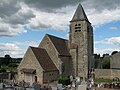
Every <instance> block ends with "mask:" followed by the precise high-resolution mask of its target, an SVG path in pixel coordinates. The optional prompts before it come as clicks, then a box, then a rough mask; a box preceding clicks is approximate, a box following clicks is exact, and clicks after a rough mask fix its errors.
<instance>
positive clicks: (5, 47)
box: [0, 41, 39, 58]
mask: <svg viewBox="0 0 120 90" xmlns="http://www.w3.org/2000/svg"><path fill="white" fill-rule="evenodd" d="M38 44H39V43H38V42H35V41H26V42H24V43H23V42H17V41H15V42H9V43H0V56H1V57H3V56H4V55H6V54H9V55H10V56H11V57H21V58H22V57H23V55H24V54H25V51H26V49H27V48H28V46H33V47H37V46H38ZM23 46H24V47H25V48H22V47H23Z"/></svg>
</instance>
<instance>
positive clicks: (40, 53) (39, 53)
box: [30, 47, 58, 71]
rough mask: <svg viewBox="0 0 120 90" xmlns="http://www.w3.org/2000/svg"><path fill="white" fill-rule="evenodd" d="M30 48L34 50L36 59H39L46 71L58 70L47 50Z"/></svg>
mask: <svg viewBox="0 0 120 90" xmlns="http://www.w3.org/2000/svg"><path fill="white" fill-rule="evenodd" d="M30 48H31V49H32V51H33V53H34V55H35V57H36V58H37V60H38V62H39V63H40V65H41V66H42V68H43V69H44V71H55V70H58V69H57V68H56V66H55V64H54V63H53V61H52V60H51V58H50V56H49V55H48V53H47V51H46V50H45V49H43V48H36V47H30Z"/></svg>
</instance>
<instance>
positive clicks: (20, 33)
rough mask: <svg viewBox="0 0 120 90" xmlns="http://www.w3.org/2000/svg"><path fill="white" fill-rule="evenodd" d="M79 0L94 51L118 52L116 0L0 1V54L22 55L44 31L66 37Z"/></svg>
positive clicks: (119, 14)
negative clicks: (88, 22)
mask: <svg viewBox="0 0 120 90" xmlns="http://www.w3.org/2000/svg"><path fill="white" fill-rule="evenodd" d="M79 3H81V4H82V6H83V8H84V10H85V13H86V15H87V17H88V19H89V21H90V22H91V24H92V26H93V29H94V53H97V54H101V55H102V54H104V53H109V54H111V53H112V51H120V0H0V57H4V55H6V54H9V55H10V56H11V57H13V58H19V57H23V56H24V54H25V52H26V50H27V48H28V47H29V46H34V47H37V46H38V45H39V44H40V42H41V40H42V39H43V37H44V36H45V34H47V33H48V34H51V35H54V36H58V37H61V38H65V39H68V32H69V24H70V22H69V21H70V20H71V19H72V17H73V15H74V13H75V10H76V8H77V6H78V4H79Z"/></svg>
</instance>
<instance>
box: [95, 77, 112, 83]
mask: <svg viewBox="0 0 120 90" xmlns="http://www.w3.org/2000/svg"><path fill="white" fill-rule="evenodd" d="M95 82H98V83H102V82H106V83H112V82H113V80H112V79H107V78H95Z"/></svg>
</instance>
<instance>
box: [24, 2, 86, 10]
mask: <svg viewBox="0 0 120 90" xmlns="http://www.w3.org/2000/svg"><path fill="white" fill-rule="evenodd" d="M23 1H24V2H25V4H27V5H28V6H29V7H31V8H35V9H37V10H41V11H45V12H55V11H56V9H60V8H62V7H67V6H69V5H70V6H72V5H76V4H78V3H79V2H82V1H84V0H36V1H33V0H23Z"/></svg>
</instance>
